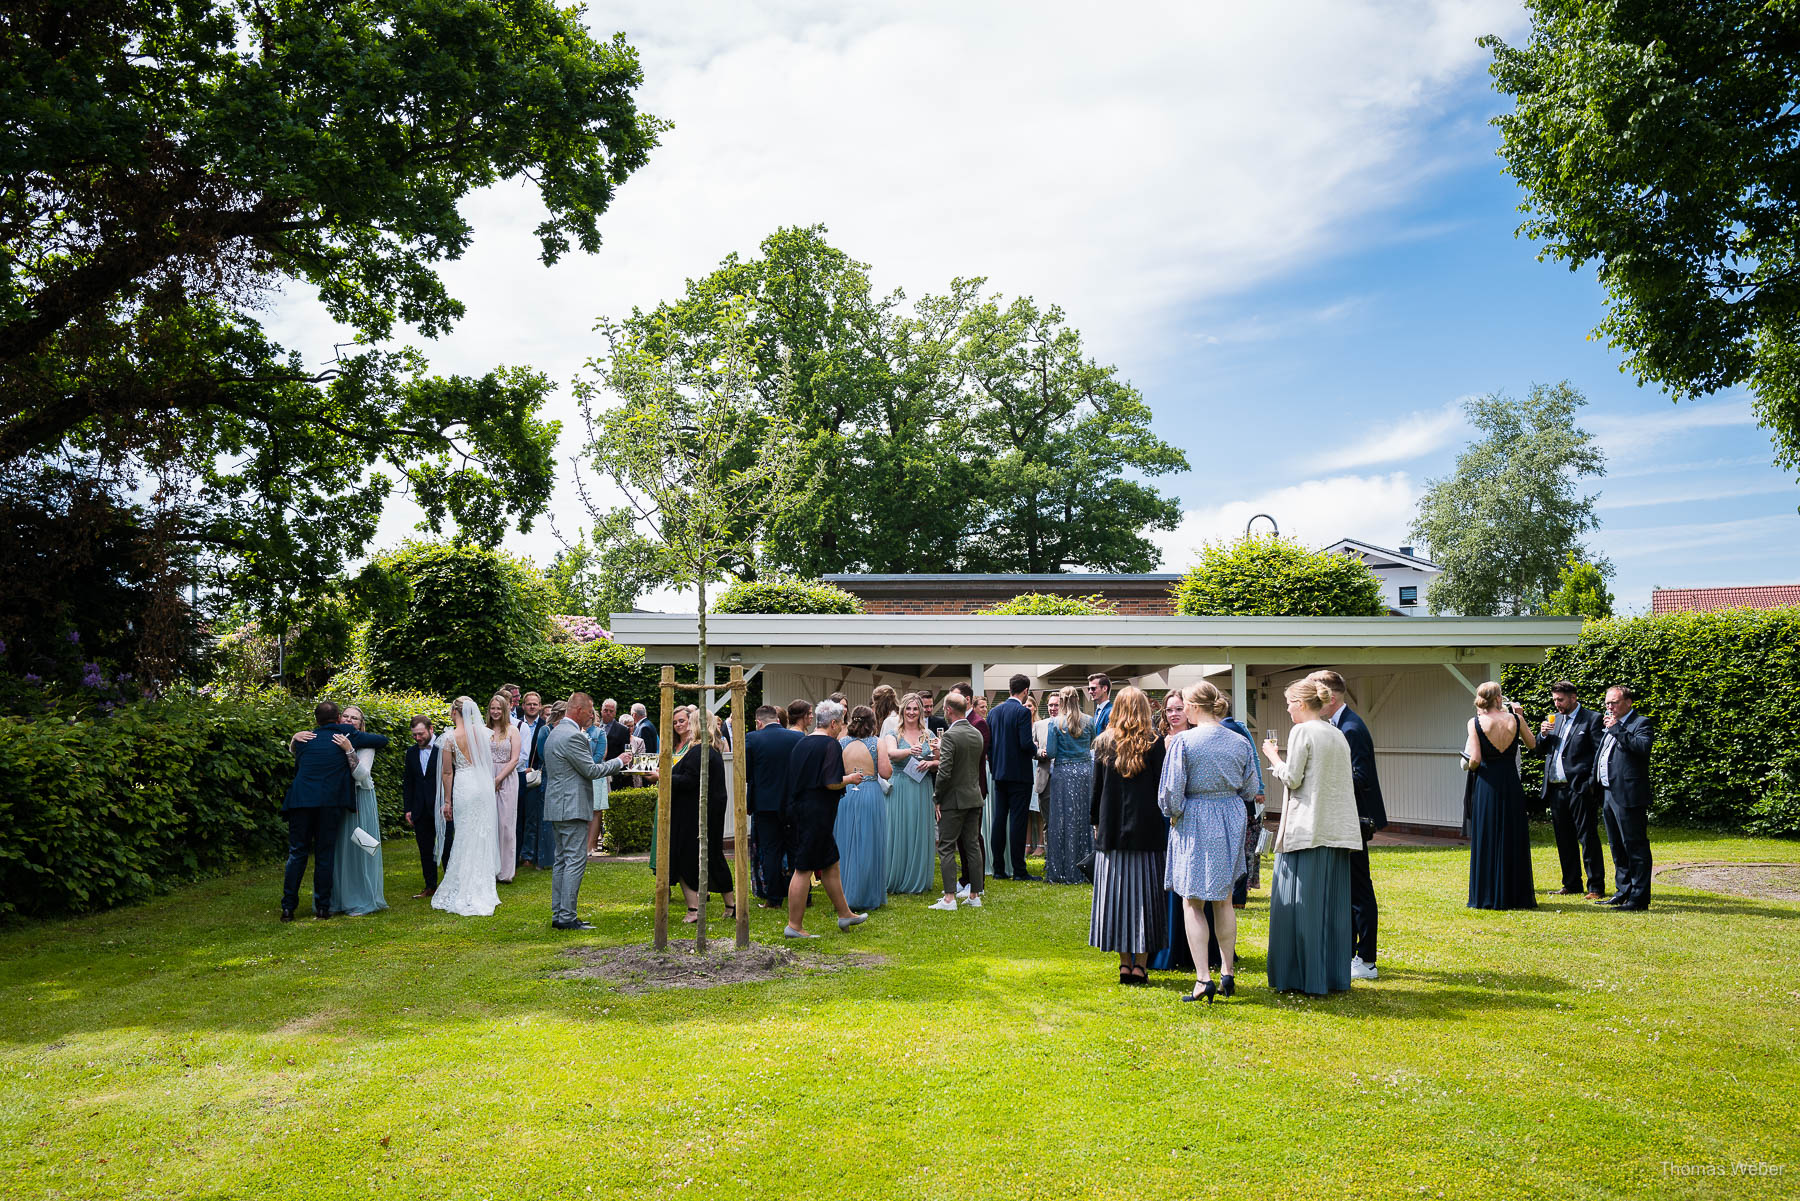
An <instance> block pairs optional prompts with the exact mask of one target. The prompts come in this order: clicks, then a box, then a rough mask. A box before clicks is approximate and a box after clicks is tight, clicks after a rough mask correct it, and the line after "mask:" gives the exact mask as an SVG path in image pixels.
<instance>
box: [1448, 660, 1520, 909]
mask: <svg viewBox="0 0 1800 1201" xmlns="http://www.w3.org/2000/svg"><path fill="white" fill-rule="evenodd" d="M1475 708H1476V709H1477V710H1478V711H1479V712H1477V713H1476V715H1475V716H1474V717H1472V718H1470V719H1469V740H1468V743H1467V744H1466V745H1465V746H1464V748H1463V754H1465V755H1467V756H1468V757H1469V762H1470V764H1471V768H1470V775H1469V782H1468V790H1467V792H1466V793H1465V807H1466V808H1467V809H1468V815H1469V908H1471V909H1536V908H1537V894H1536V890H1535V889H1534V888H1533V886H1532V882H1531V827H1530V825H1529V823H1527V821H1526V819H1525V788H1524V786H1523V785H1522V784H1520V783H1519V743H1520V742H1521V741H1523V742H1524V744H1525V745H1526V746H1527V747H1533V746H1536V745H1537V735H1535V734H1533V733H1532V731H1531V726H1530V725H1528V724H1527V723H1526V722H1525V720H1524V719H1523V718H1522V717H1520V716H1519V707H1518V706H1517V705H1514V704H1509V703H1507V702H1506V701H1505V700H1504V698H1502V697H1501V695H1500V685H1499V684H1496V683H1495V682H1494V681H1492V680H1489V681H1487V682H1486V683H1485V684H1483V685H1482V686H1481V687H1479V688H1477V689H1476V690H1475Z"/></svg>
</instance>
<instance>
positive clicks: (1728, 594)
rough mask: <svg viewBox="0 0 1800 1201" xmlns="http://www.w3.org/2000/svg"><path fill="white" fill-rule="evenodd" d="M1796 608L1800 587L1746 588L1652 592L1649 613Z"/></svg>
mask: <svg viewBox="0 0 1800 1201" xmlns="http://www.w3.org/2000/svg"><path fill="white" fill-rule="evenodd" d="M1790 605H1800V584H1761V585H1757V586H1755V587H1748V588H1652V589H1651V590H1650V612H1652V613H1713V612H1716V611H1718V610H1720V609H1784V608H1787V607H1788V606H1790Z"/></svg>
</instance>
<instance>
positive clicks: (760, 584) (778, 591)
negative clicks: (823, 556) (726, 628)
mask: <svg viewBox="0 0 1800 1201" xmlns="http://www.w3.org/2000/svg"><path fill="white" fill-rule="evenodd" d="M711 610H712V612H714V613H861V612H862V611H863V603H862V598H861V597H858V596H856V595H855V594H854V593H850V592H845V591H844V590H843V589H842V588H839V587H837V586H836V585H835V584H826V583H823V582H822V581H819V580H789V579H781V578H774V579H766V580H739V581H738V582H737V583H735V584H733V585H732V586H731V587H729V588H727V589H725V591H724V592H723V593H722V594H721V595H720V596H719V598H718V599H717V600H715V601H714V602H713V603H712V606H711Z"/></svg>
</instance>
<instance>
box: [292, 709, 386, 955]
mask: <svg viewBox="0 0 1800 1201" xmlns="http://www.w3.org/2000/svg"><path fill="white" fill-rule="evenodd" d="M313 721H314V722H315V723H316V725H317V728H315V729H314V730H313V732H312V733H313V736H312V738H310V739H308V740H306V741H304V742H302V741H296V742H295V743H294V744H293V749H294V782H293V783H292V784H289V785H288V790H287V800H286V801H285V802H284V803H283V804H282V806H281V810H282V812H283V813H285V814H287V819H288V859H287V875H286V876H285V877H284V878H283V880H282V886H281V920H282V921H284V922H291V921H293V920H294V909H295V907H296V906H298V905H299V904H300V877H302V876H304V875H305V874H306V860H307V857H308V856H311V857H312V859H313V916H314V917H316V918H318V919H319V920H320V921H323V920H325V919H326V918H328V917H330V916H331V880H332V875H333V872H334V869H335V868H336V866H337V832H338V822H339V821H341V820H342V819H343V816H344V810H346V809H354V808H356V788H355V786H354V785H353V783H352V782H351V779H350V765H351V756H350V752H351V751H358V750H361V749H362V748H363V747H374V748H375V749H377V750H379V749H381V748H382V747H384V746H386V745H387V741H388V740H387V738H386V737H385V736H383V735H381V734H367V733H364V732H363V731H361V730H358V729H357V728H356V727H354V726H350V725H345V724H344V723H342V722H340V721H339V720H338V707H337V704H336V703H335V702H333V701H320V702H319V703H318V705H317V706H316V707H315V708H314V709H313Z"/></svg>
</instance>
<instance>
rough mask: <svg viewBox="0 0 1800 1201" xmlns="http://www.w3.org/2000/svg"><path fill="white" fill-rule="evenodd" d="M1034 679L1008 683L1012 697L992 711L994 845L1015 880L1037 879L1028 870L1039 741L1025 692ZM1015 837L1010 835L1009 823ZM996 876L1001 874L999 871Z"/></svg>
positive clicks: (1025, 677) (989, 734)
mask: <svg viewBox="0 0 1800 1201" xmlns="http://www.w3.org/2000/svg"><path fill="white" fill-rule="evenodd" d="M1030 687H1031V677H1029V676H1023V675H1018V676H1014V677H1012V679H1010V680H1008V681H1007V682H1006V689H1007V691H1008V692H1010V693H1011V694H1012V695H1011V696H1009V697H1007V698H1006V699H1005V700H1003V701H1001V702H1000V703H999V704H998V705H995V706H994V707H993V708H992V709H990V710H988V715H987V724H988V736H989V737H990V738H991V739H992V750H991V757H992V761H993V765H994V830H993V838H994V843H993V845H994V846H995V848H996V849H997V848H1000V847H1005V848H1006V850H1007V856H1008V858H1007V861H1006V863H1005V864H997V865H996V866H1010V867H1011V868H1012V878H1013V879H1015V880H1036V879H1038V877H1036V876H1033V875H1031V874H1030V873H1029V872H1027V871H1026V870H1025V832H1026V827H1027V825H1028V824H1029V821H1030V816H1031V786H1032V782H1033V777H1034V776H1035V774H1036V770H1035V769H1036V767H1037V740H1036V739H1034V738H1033V737H1032V736H1031V710H1029V709H1027V708H1026V707H1025V693H1026V690H1028V689H1029V688H1030ZM1009 821H1010V822H1011V823H1012V835H1011V837H1010V838H1008V836H1007V829H1006V827H1007V823H1008V822H1009ZM995 874H996V875H998V874H999V873H998V872H996V873H995Z"/></svg>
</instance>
